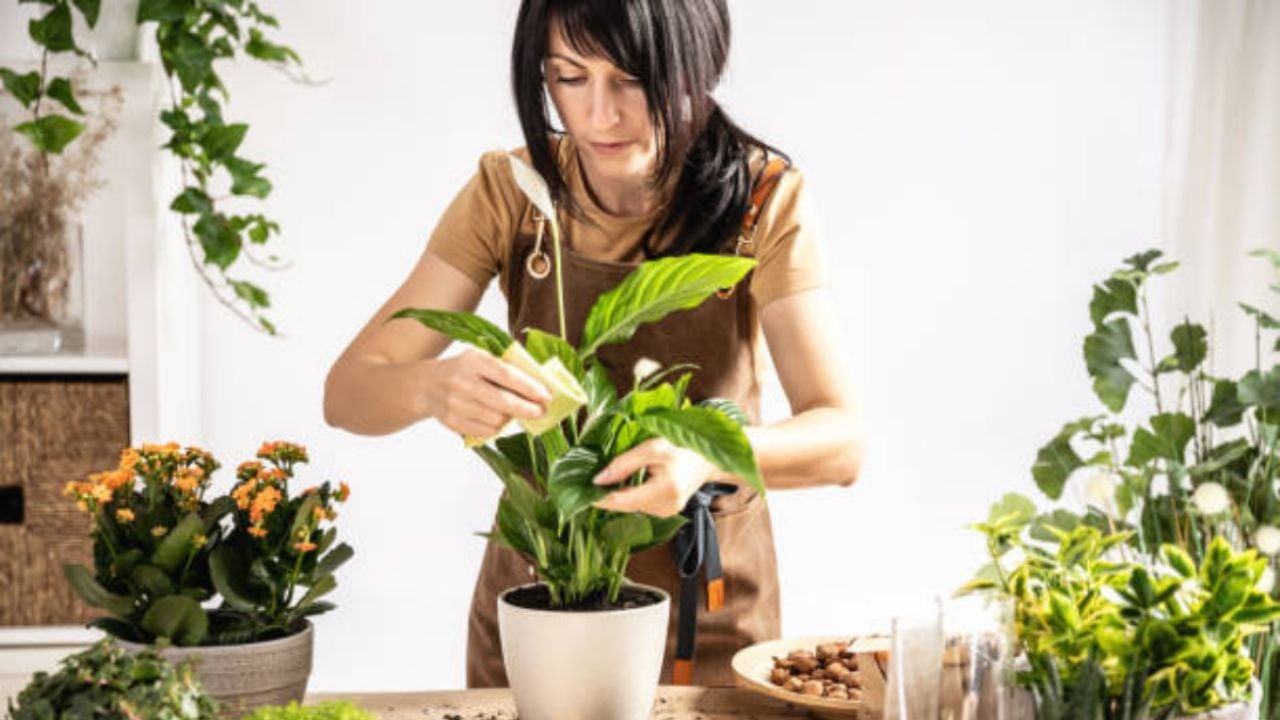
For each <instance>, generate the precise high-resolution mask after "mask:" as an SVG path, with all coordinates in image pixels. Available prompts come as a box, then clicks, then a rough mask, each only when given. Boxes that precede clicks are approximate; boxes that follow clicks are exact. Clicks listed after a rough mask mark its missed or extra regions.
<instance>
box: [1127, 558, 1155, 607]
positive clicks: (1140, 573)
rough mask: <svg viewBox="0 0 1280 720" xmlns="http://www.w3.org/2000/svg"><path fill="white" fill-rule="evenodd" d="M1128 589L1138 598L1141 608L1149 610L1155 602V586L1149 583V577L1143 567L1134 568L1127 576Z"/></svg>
mask: <svg viewBox="0 0 1280 720" xmlns="http://www.w3.org/2000/svg"><path fill="white" fill-rule="evenodd" d="M1129 588H1130V589H1131V590H1133V594H1134V596H1135V597H1136V598H1138V601H1139V603H1141V607H1144V608H1149V607H1151V606H1152V605H1154V604H1155V602H1156V586H1155V583H1153V582H1151V575H1150V574H1149V573H1147V569H1146V568H1144V567H1135V568H1134V569H1133V571H1132V572H1131V573H1130V574H1129Z"/></svg>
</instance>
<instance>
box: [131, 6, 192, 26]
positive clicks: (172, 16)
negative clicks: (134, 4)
mask: <svg viewBox="0 0 1280 720" xmlns="http://www.w3.org/2000/svg"><path fill="white" fill-rule="evenodd" d="M194 7H195V3H194V2H193V0H140V1H139V2H138V15H137V17H136V18H135V21H136V23H137V24H138V25H141V24H142V23H144V22H149V21H157V22H171V21H174V20H181V19H183V18H184V17H186V14H187V11H188V10H191V9H193V8H194Z"/></svg>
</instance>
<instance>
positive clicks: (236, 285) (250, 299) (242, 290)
mask: <svg viewBox="0 0 1280 720" xmlns="http://www.w3.org/2000/svg"><path fill="white" fill-rule="evenodd" d="M231 289H232V290H235V293H236V297H238V298H240V299H241V300H244V301H245V302H247V303H249V305H250V306H251V307H256V308H265V307H270V306H271V302H270V300H269V299H268V297H267V291H266V290H263V289H262V288H260V287H258V286H257V285H254V284H253V283H251V282H245V281H244V280H232V281H231Z"/></svg>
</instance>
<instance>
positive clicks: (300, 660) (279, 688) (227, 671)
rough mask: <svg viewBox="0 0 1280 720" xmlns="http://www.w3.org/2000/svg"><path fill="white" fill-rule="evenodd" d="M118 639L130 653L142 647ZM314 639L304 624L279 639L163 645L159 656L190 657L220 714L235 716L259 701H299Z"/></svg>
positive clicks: (273, 702)
mask: <svg viewBox="0 0 1280 720" xmlns="http://www.w3.org/2000/svg"><path fill="white" fill-rule="evenodd" d="M117 642H119V644H120V646H121V647H123V648H125V649H126V650H129V651H130V652H138V651H140V650H142V649H144V648H146V647H147V646H146V645H138V644H136V643H131V642H125V641H117ZM314 642H315V633H314V631H313V630H312V626H311V623H309V622H308V623H307V626H306V627H305V628H304V629H303V630H302V631H301V632H297V633H294V634H293V635H290V636H288V637H283V638H279V639H278V640H265V641H263V642H255V643H245V644H243V645H210V646H207V647H167V648H165V649H164V650H161V651H160V654H161V655H162V656H164V658H165V659H166V660H169V661H170V662H174V663H178V662H182V661H183V660H187V659H194V660H195V663H196V677H198V678H199V679H200V683H201V684H202V685H204V690H205V692H207V693H209V695H210V696H212V697H213V699H215V700H217V701H218V702H219V703H221V704H222V706H223V713H222V715H223V717H227V718H237V717H240V716H241V715H243V714H245V713H247V712H249V711H250V710H253V709H254V708H256V707H259V706H262V705H287V704H288V703H289V701H290V700H297V701H298V702H299V703H301V702H302V696H303V695H305V694H306V693H307V680H308V679H309V678H310V677H311V651H312V647H313V644H314Z"/></svg>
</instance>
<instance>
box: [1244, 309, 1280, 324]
mask: <svg viewBox="0 0 1280 720" xmlns="http://www.w3.org/2000/svg"><path fill="white" fill-rule="evenodd" d="M1240 309H1241V310H1244V311H1245V313H1247V314H1248V315H1252V316H1253V317H1254V318H1256V319H1257V321H1258V325H1259V326H1261V327H1263V328H1266V329H1267V330H1280V320H1277V319H1275V318H1274V317H1272V316H1271V315H1269V314H1268V313H1266V312H1265V311H1263V310H1259V309H1258V308H1256V307H1254V306H1252V305H1246V304H1245V303H1240Z"/></svg>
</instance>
